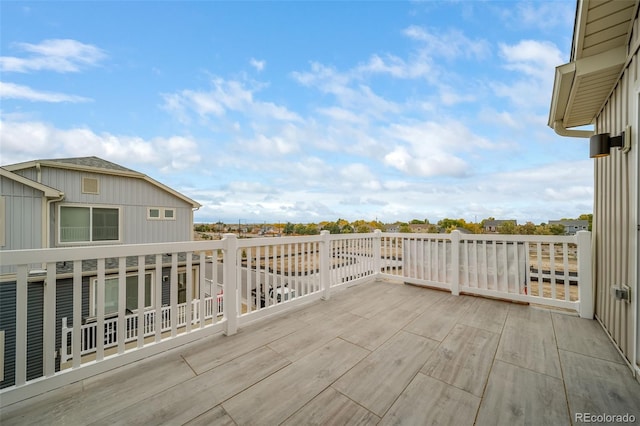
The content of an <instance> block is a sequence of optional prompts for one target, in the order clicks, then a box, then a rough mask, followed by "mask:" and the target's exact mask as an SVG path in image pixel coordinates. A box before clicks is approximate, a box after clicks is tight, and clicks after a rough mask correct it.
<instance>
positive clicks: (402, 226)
mask: <svg viewBox="0 0 640 426" xmlns="http://www.w3.org/2000/svg"><path fill="white" fill-rule="evenodd" d="M399 231H400V232H404V233H409V232H411V228H410V227H409V224H408V223H401V224H400V228H399Z"/></svg>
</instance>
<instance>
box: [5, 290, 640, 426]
mask: <svg viewBox="0 0 640 426" xmlns="http://www.w3.org/2000/svg"><path fill="white" fill-rule="evenodd" d="M0 402H1V401H0ZM579 413H590V414H591V415H597V414H609V415H612V414H613V415H615V414H620V415H624V414H627V413H628V414H632V415H634V416H635V418H636V420H637V421H638V420H640V384H639V383H638V382H637V381H636V380H635V379H634V378H633V377H632V375H631V372H630V371H629V369H628V368H627V367H626V365H625V364H624V362H623V360H622V358H621V357H620V355H619V354H618V353H617V351H616V350H615V348H614V347H613V346H612V344H611V343H610V342H609V341H608V338H607V337H606V335H605V333H604V331H603V330H602V329H601V328H600V326H599V325H598V324H597V322H595V321H588V320H583V319H580V318H577V317H575V316H571V315H567V314H561V313H555V312H551V311H548V310H544V309H539V308H535V307H529V306H526V305H521V304H512V303H508V302H502V301H496V300H489V299H483V298H478V297H471V296H452V295H451V294H449V293H447V292H442V291H436V290H432V289H426V288H421V287H415V286H409V285H404V284H401V283H393V282H385V281H371V282H368V283H363V284H360V285H358V286H354V287H351V288H348V289H346V290H344V291H341V292H338V293H336V294H333V295H332V296H331V298H330V299H329V300H327V301H317V302H314V303H312V304H309V305H307V306H304V307H301V308H297V309H296V310H294V311H291V312H286V313H283V314H281V315H279V316H275V317H273V318H266V319H263V320H261V321H258V322H256V323H254V324H250V325H247V326H245V327H242V328H241V329H240V331H239V332H238V333H237V334H236V335H234V336H228V337H227V336H222V335H219V336H213V337H209V338H205V339H202V340H200V341H197V342H194V343H192V344H189V345H185V346H183V347H181V348H178V349H174V350H172V351H169V352H166V353H164V354H160V355H157V356H154V357H151V358H149V359H146V360H142V361H139V362H136V363H133V364H130V365H128V366H126V367H123V368H120V369H117V370H113V371H110V372H107V373H104V374H101V375H99V376H95V377H92V378H91V379H87V380H84V381H82V382H77V383H74V384H71V385H69V386H67V387H65V388H62V389H58V390H55V391H52V392H49V393H47V394H44V395H41V396H38V397H36V398H32V399H31V400H27V401H22V402H20V403H17V404H13V405H10V406H7V407H2V408H1V409H0V424H2V425H3V426H6V425H25V424H53V425H56V424H59V425H85V424H95V425H106V424H109V425H112V424H123V425H124V424H126V425H138V424H139V425H160V424H167V425H182V424H186V425H192V426H193V425H267V426H268V425H279V424H285V425H290V426H293V425H306V424H310V425H324V424H330V425H343V424H353V425H376V424H381V425H389V424H394V425H429V424H444V425H447V424H449V425H473V424H477V425H518V424H532V425H536V424H553V425H564V424H566V425H572V424H580V422H579V421H576V414H579Z"/></svg>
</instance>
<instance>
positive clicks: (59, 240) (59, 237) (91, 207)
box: [56, 203, 123, 246]
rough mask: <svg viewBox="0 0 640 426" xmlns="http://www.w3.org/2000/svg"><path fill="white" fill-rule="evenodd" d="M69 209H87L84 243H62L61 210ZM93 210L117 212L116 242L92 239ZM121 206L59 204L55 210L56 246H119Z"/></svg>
mask: <svg viewBox="0 0 640 426" xmlns="http://www.w3.org/2000/svg"><path fill="white" fill-rule="evenodd" d="M66 207H70V208H85V209H89V239H88V240H86V241H62V209H63V208H66ZM94 209H109V210H118V239H117V240H94V238H93V231H94V229H93V210H94ZM122 211H123V208H122V206H115V205H109V204H75V203H65V204H59V205H58V209H57V213H58V214H57V218H56V219H57V221H56V222H57V223H56V234H57V237H56V240H57V243H58V245H61V246H74V245H105V244H119V243H121V242H122V235H123V234H122Z"/></svg>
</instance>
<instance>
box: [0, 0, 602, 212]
mask: <svg viewBox="0 0 640 426" xmlns="http://www.w3.org/2000/svg"><path fill="white" fill-rule="evenodd" d="M574 17H575V1H573V0H564V1H537V0H536V1H525V2H519V1H480V0H474V1H458V0H451V1H415V2H410V1H400V0H398V1H337V0H334V1H234V2H231V1H229V2H226V1H211V2H205V1H193V2H189V1H181V2H178V1H110V2H99V1H82V2H81V1H68V2H56V1H47V2H27V1H6V0H4V1H2V2H0V102H1V103H0V164H2V165H7V164H13V163H17V162H22V161H30V160H35V159H50V158H67V157H84V156H98V157H100V158H103V159H105V160H108V161H112V162H114V163H117V164H120V165H122V166H124V167H127V168H130V169H133V170H136V171H139V172H142V173H145V174H147V175H148V176H150V177H152V178H154V179H156V180H158V181H160V182H162V183H164V184H166V185H168V186H170V187H172V188H174V189H175V190H177V191H180V192H181V193H183V194H185V195H187V196H188V197H190V198H192V199H194V200H196V201H197V202H199V203H200V204H202V207H201V208H200V209H199V210H197V211H196V212H195V214H194V215H195V221H196V222H217V221H222V222H227V223H238V222H242V223H262V222H266V223H285V222H292V223H310V222H314V223H318V222H320V221H335V220H337V219H338V218H342V219H347V220H349V221H354V220H359V219H363V220H367V221H369V220H379V221H382V222H385V223H392V222H395V221H409V220H411V219H428V220H429V221H431V222H432V223H435V222H437V221H439V220H441V219H443V218H456V219H458V218H462V219H465V220H466V221H473V222H479V221H481V220H482V219H485V218H488V217H494V218H496V219H517V220H518V223H525V222H527V221H532V222H534V223H536V224H538V223H542V222H545V223H546V222H547V221H549V220H553V219H560V218H575V217H578V216H579V215H580V214H583V213H591V211H592V205H593V163H592V161H591V160H590V159H589V155H588V142H587V140H585V139H578V138H566V137H560V136H558V135H556V134H555V133H554V132H553V130H552V129H550V128H549V127H548V126H547V120H548V115H549V107H550V102H551V92H552V88H553V78H554V69H555V67H556V66H558V65H561V64H564V63H566V62H568V61H569V56H570V55H569V54H570V48H571V38H572V33H573V22H574Z"/></svg>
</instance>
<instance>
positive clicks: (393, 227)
mask: <svg viewBox="0 0 640 426" xmlns="http://www.w3.org/2000/svg"><path fill="white" fill-rule="evenodd" d="M384 232H400V224H399V223H390V224H387V225H385V226H384Z"/></svg>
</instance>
